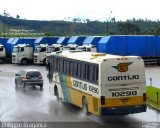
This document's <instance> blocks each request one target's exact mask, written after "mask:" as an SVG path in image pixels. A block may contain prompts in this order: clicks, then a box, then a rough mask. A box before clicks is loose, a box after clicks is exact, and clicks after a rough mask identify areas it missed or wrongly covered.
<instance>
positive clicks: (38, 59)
mask: <svg viewBox="0 0 160 128" xmlns="http://www.w3.org/2000/svg"><path fill="white" fill-rule="evenodd" d="M46 48H47V45H45V44H40V45H37V46H36V47H35V51H34V64H46Z"/></svg>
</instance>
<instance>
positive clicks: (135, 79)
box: [47, 51, 147, 115]
mask: <svg viewBox="0 0 160 128" xmlns="http://www.w3.org/2000/svg"><path fill="white" fill-rule="evenodd" d="M47 67H48V78H49V80H50V82H51V84H50V91H51V92H53V93H54V94H55V95H56V96H57V97H58V98H59V99H61V100H63V101H65V102H69V103H71V104H74V105H76V106H79V107H81V108H83V110H84V111H85V112H86V114H88V113H92V114H95V115H124V114H131V113H140V112H145V111H146V108H147V106H146V81H145V68H144V62H143V60H142V59H141V58H140V57H137V56H117V55H109V54H103V53H92V52H82V51H62V52H57V53H52V54H51V55H50V59H49V64H48V66H47Z"/></svg>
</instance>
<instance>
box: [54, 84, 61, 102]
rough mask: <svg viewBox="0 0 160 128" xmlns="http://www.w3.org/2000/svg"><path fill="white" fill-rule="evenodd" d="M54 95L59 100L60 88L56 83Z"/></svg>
mask: <svg viewBox="0 0 160 128" xmlns="http://www.w3.org/2000/svg"><path fill="white" fill-rule="evenodd" d="M54 95H55V96H56V98H57V101H59V99H60V98H59V93H58V88H57V86H56V85H55V87H54Z"/></svg>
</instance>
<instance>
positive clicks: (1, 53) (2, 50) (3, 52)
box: [0, 44, 6, 61]
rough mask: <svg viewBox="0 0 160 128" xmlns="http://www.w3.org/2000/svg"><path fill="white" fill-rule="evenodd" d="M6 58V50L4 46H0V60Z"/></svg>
mask: <svg viewBox="0 0 160 128" xmlns="http://www.w3.org/2000/svg"><path fill="white" fill-rule="evenodd" d="M5 57H6V49H5V46H4V45H2V44H0V60H2V61H3V60H4V59H5Z"/></svg>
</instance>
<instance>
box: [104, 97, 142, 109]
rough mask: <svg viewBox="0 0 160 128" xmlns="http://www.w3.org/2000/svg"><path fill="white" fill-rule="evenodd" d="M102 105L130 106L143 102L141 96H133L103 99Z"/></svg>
mask: <svg viewBox="0 0 160 128" xmlns="http://www.w3.org/2000/svg"><path fill="white" fill-rule="evenodd" d="M105 104H106V105H103V107H118V106H132V105H142V104H145V102H144V101H143V96H135V97H128V98H125V97H124V98H110V99H106V100H105Z"/></svg>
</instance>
